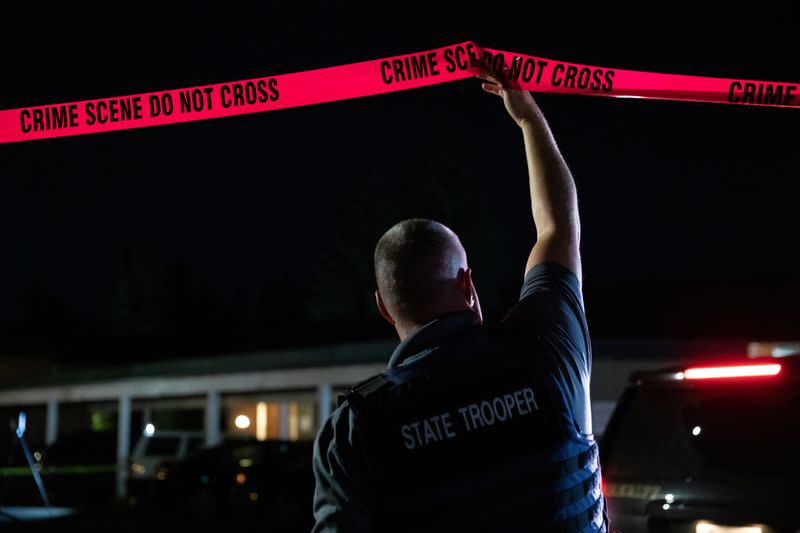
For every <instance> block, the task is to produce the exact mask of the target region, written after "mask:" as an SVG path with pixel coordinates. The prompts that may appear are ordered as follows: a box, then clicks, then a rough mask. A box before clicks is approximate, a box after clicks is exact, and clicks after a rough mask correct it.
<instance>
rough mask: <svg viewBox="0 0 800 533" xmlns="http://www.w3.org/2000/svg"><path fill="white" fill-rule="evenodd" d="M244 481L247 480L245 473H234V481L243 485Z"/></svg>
mask: <svg viewBox="0 0 800 533" xmlns="http://www.w3.org/2000/svg"><path fill="white" fill-rule="evenodd" d="M245 481H247V476H245V475H244V474H243V473H241V472H239V473H238V474H236V483H238V484H239V485H244V482H245Z"/></svg>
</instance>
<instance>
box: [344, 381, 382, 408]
mask: <svg viewBox="0 0 800 533" xmlns="http://www.w3.org/2000/svg"><path fill="white" fill-rule="evenodd" d="M391 384H392V382H391V381H389V379H388V378H387V377H386V376H385V375H384V374H378V375H377V376H372V377H371V378H367V379H365V380H364V381H362V382H360V383H357V384H355V385H353V386H352V387H350V388H349V389H348V390H347V392H346V393H345V394H342V395H340V396H339V405H342V404H343V403H344V402H345V401H347V402H349V403H350V405H352V406H354V407H357V406H360V405H362V404H363V403H364V401H366V400H367V399H368V398H369V397H370V396H373V395H375V394H377V393H378V392H381V391H383V390H385V389H386V388H388V387H389V386H391Z"/></svg>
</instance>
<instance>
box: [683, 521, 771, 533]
mask: <svg viewBox="0 0 800 533" xmlns="http://www.w3.org/2000/svg"><path fill="white" fill-rule="evenodd" d="M694 530H695V533H762V531H763V529H762V528H761V527H760V526H745V527H728V526H718V525H716V524H712V523H711V522H698V523H697V525H695V529H694Z"/></svg>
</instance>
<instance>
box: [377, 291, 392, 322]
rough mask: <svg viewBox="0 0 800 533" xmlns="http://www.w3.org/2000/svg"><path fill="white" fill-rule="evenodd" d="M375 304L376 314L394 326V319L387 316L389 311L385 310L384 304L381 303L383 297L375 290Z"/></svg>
mask: <svg viewBox="0 0 800 533" xmlns="http://www.w3.org/2000/svg"><path fill="white" fill-rule="evenodd" d="M375 304H376V305H377V306H378V312H379V313H380V314H381V316H382V317H383V318H385V319H386V321H387V322H388V323H389V324H391V325H393V326H394V319H393V318H392V315H390V314H389V311H387V310H386V304H385V303H383V296H381V291H379V290H375Z"/></svg>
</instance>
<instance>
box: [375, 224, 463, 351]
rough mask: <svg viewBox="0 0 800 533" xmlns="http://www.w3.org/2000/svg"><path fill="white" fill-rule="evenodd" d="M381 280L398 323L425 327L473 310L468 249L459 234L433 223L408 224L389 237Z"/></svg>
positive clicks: (378, 262)
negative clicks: (453, 313) (434, 320)
mask: <svg viewBox="0 0 800 533" xmlns="http://www.w3.org/2000/svg"><path fill="white" fill-rule="evenodd" d="M375 278H376V280H377V282H378V291H379V294H380V298H382V300H383V304H384V305H385V307H386V311H388V313H389V314H390V315H391V317H392V318H393V319H394V321H396V322H405V323H409V324H417V325H419V324H424V323H425V322H427V321H429V320H431V319H432V318H434V317H436V316H438V315H441V314H444V313H447V312H451V311H459V310H466V309H470V308H471V306H470V295H471V293H474V288H473V287H472V281H471V279H470V273H469V268H468V267H467V254H466V252H465V251H464V247H463V246H462V245H461V241H460V240H459V239H458V236H457V235H456V234H455V233H453V231H451V230H450V229H449V228H448V227H447V226H445V225H443V224H440V223H439V222H435V221H433V220H426V219H409V220H404V221H402V222H399V223H398V224H395V225H394V226H393V227H392V228H391V229H389V231H387V232H386V233H384V235H383V237H381V238H380V240H379V241H378V245H377V246H376V247H375ZM474 300H475V302H476V303H477V295H475V298H474ZM379 305H380V302H379ZM387 318H388V317H387ZM401 336H402V335H401Z"/></svg>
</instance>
